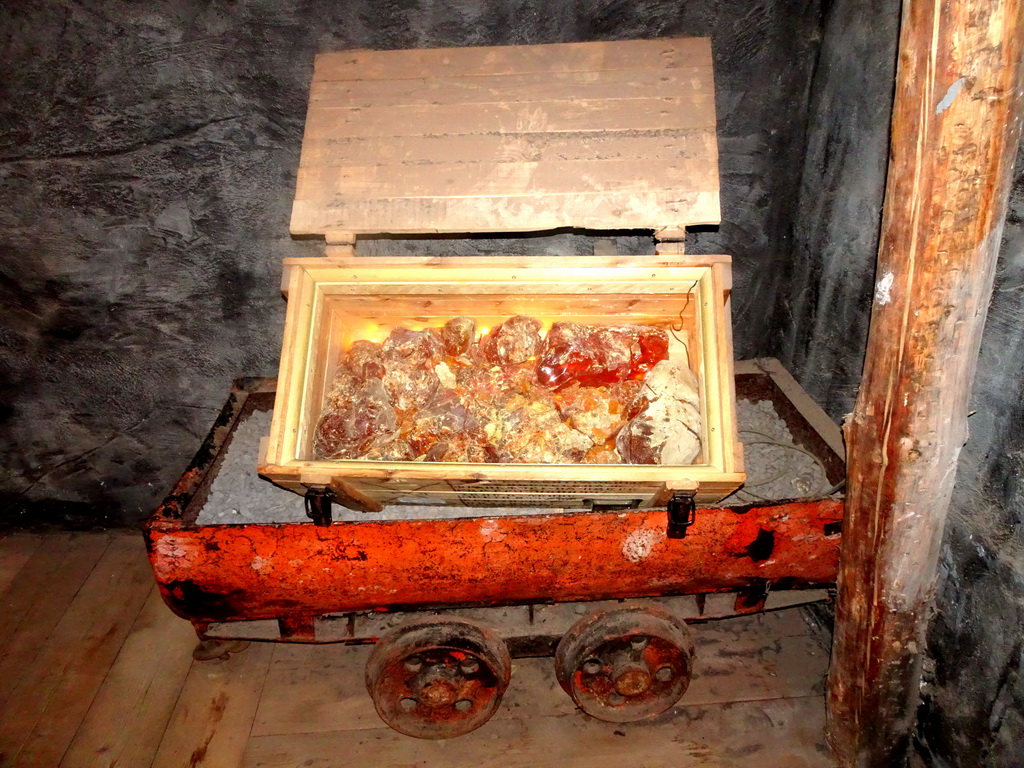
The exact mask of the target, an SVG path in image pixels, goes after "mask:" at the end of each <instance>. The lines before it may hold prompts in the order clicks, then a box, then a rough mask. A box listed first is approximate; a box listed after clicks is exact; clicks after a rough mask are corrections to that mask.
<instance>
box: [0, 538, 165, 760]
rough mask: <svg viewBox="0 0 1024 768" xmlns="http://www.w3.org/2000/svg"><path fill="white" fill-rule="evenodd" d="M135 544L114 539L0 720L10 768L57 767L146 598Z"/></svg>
mask: <svg viewBox="0 0 1024 768" xmlns="http://www.w3.org/2000/svg"><path fill="white" fill-rule="evenodd" d="M152 581H153V574H152V572H151V571H150V568H149V563H148V561H147V559H146V554H145V549H144V546H143V541H142V537H141V536H139V535H138V534H134V533H133V534H131V535H115V536H113V537H111V541H110V544H109V546H108V547H107V549H106V551H105V552H104V553H103V557H102V558H100V561H99V562H98V563H97V564H96V567H95V568H94V569H93V571H92V573H90V575H89V578H88V579H86V581H85V583H84V584H83V585H82V588H81V590H80V591H79V593H78V594H77V595H76V597H75V599H74V600H73V601H72V603H71V605H70V606H69V607H68V609H67V611H66V612H65V614H64V616H63V617H62V618H61V620H60V622H58V624H57V626H56V627H55V628H54V630H53V633H52V634H51V635H50V637H49V638H47V640H46V641H45V643H44V644H43V646H42V648H41V650H40V653H39V655H38V657H37V658H36V659H35V660H34V661H33V663H32V664H31V666H30V667H29V668H28V669H27V670H26V673H25V675H24V676H23V678H22V679H21V681H20V682H19V685H18V686H17V687H16V688H15V690H14V691H13V693H12V695H11V697H10V699H9V701H8V702H7V704H6V706H5V707H4V709H3V711H2V712H0V743H2V744H3V745H4V758H5V759H7V760H8V761H9V762H10V763H12V764H14V765H57V764H58V763H59V762H60V760H61V757H62V756H63V755H64V752H65V751H66V750H67V748H68V745H69V744H70V743H71V741H72V739H73V738H74V735H75V732H76V731H77V730H78V726H79V724H80V723H81V722H82V719H83V718H84V717H85V714H86V711H87V710H88V708H89V705H90V703H91V702H92V700H93V697H94V696H95V695H96V691H97V690H98V689H99V687H100V684H101V683H102V682H103V678H104V676H105V675H106V673H107V670H108V669H109V667H110V665H111V663H112V662H113V660H114V659H115V658H116V656H117V654H118V652H119V650H120V648H121V644H122V643H123V642H124V638H125V636H126V635H127V634H128V631H129V629H130V628H131V626H132V624H133V623H134V621H135V619H136V617H137V616H138V613H139V610H140V609H141V607H142V604H143V603H144V602H145V599H146V595H147V594H148V593H149V591H150V587H151V585H152Z"/></svg>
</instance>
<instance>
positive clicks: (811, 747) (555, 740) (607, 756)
mask: <svg viewBox="0 0 1024 768" xmlns="http://www.w3.org/2000/svg"><path fill="white" fill-rule="evenodd" d="M821 709H822V707H821V702H820V699H819V698H818V697H814V698H800V699H777V700H773V701H756V702H740V703H737V704H733V705H731V706H729V707H719V706H709V707H703V706H695V707H680V708H678V709H677V710H676V712H675V714H674V716H662V717H659V718H657V719H655V720H652V721H647V722H639V723H626V724H616V723H603V722H600V721H598V720H594V719H591V718H588V717H586V716H585V715H583V714H582V713H578V712H575V713H572V714H568V715H561V716H553V717H536V716H531V714H532V710H530V709H527V710H526V711H525V712H522V713H521V715H520V716H519V717H515V718H510V719H497V718H495V719H492V720H491V721H490V722H488V723H486V724H485V725H484V726H483V727H481V728H479V729H478V730H476V731H473V732H472V733H469V734H467V735H465V736H461V737H459V739H458V741H457V742H448V741H422V740H417V739H410V738H408V737H406V736H402V735H400V734H398V733H396V732H395V731H392V730H390V729H383V728H381V729H374V730H365V731H332V732H328V733H315V734H296V735H293V734H289V735H284V736H262V737H254V738H253V739H251V740H250V742H249V748H248V749H247V750H246V754H245V761H244V765H245V767H246V768H286V767H287V768H293V767H294V766H297V765H301V766H304V768H334V766H337V765H338V764H339V759H340V756H344V758H343V759H344V761H345V763H346V764H351V765H373V766H379V767H380V768H391V767H394V768H399V766H401V767H402V768H406V766H410V765H429V766H432V768H449V767H451V768H455V767H459V768H463V767H469V766H472V767H473V768H476V767H477V766H481V767H486V766H500V767H501V768H520V767H521V768H535V767H536V766H560V767H563V766H564V767H566V768H575V767H577V766H578V767H579V768H605V767H608V768H619V766H622V765H642V766H645V768H680V767H685V766H711V765H713V766H716V768H740V767H741V766H750V765H754V764H762V765H784V766H787V768H830V766H831V761H830V760H829V758H828V757H827V756H826V754H824V747H823V745H822V744H821V730H822V723H823V717H822V711H821Z"/></svg>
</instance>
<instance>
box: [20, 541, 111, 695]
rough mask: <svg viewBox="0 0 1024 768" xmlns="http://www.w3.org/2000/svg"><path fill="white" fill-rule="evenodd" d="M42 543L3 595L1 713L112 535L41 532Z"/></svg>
mask: <svg viewBox="0 0 1024 768" xmlns="http://www.w3.org/2000/svg"><path fill="white" fill-rule="evenodd" d="M39 538H40V542H41V544H40V547H39V549H37V550H36V552H35V554H33V556H32V558H31V559H30V560H29V561H28V562H27V563H26V564H25V565H24V566H23V567H22V569H21V570H20V571H19V572H18V575H17V576H16V577H15V578H14V580H13V581H12V582H11V584H10V586H9V587H8V590H7V592H6V593H5V594H4V595H3V597H2V598H0V606H2V608H3V621H4V631H5V633H6V635H7V637H6V639H5V641H4V644H3V645H2V646H0V712H3V711H4V707H5V705H6V704H7V703H8V702H9V701H10V700H11V697H12V696H13V695H14V693H15V691H17V690H18V689H19V688H20V687H21V684H22V683H23V681H24V680H25V678H26V676H27V675H28V674H30V673H31V672H32V670H34V669H35V666H34V663H35V661H36V659H37V657H38V656H39V654H40V653H41V651H42V649H43V646H44V645H45V643H46V640H47V638H49V637H50V636H51V635H52V634H53V632H54V629H55V627H56V626H57V624H58V623H59V622H60V620H61V618H62V617H63V616H64V613H65V612H66V611H67V609H68V606H69V605H71V602H72V601H73V600H74V598H75V596H76V595H77V594H78V591H79V589H80V588H81V586H82V584H83V583H84V582H85V581H86V579H87V578H88V577H89V574H90V573H92V570H93V568H94V567H95V566H96V563H97V562H98V561H99V560H100V558H101V557H102V556H103V553H104V552H105V551H106V549H107V546H108V544H109V543H110V536H108V535H104V534H74V533H58V534H46V535H44V536H40V537H39Z"/></svg>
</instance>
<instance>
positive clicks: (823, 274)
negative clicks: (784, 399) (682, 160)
mask: <svg viewBox="0 0 1024 768" xmlns="http://www.w3.org/2000/svg"><path fill="white" fill-rule="evenodd" d="M899 11H900V3H899V2H896V0H884V2H872V1H871V0H835V2H832V3H831V4H830V5H829V11H828V14H827V17H826V22H825V33H824V39H823V40H822V45H821V55H820V57H819V59H818V66H817V69H816V71H815V74H814V82H813V86H812V99H811V107H810V110H811V111H810V117H809V121H808V122H809V125H810V129H809V131H808V135H807V154H806V157H805V159H804V165H803V176H802V179H801V184H800V198H799V202H798V204H797V215H796V217H795V219H794V236H793V237H794V244H793V260H792V265H791V269H790V271H789V273H788V279H787V281H786V294H785V296H784V298H783V300H782V301H781V302H779V312H778V314H777V315H776V323H775V328H776V329H777V332H778V333H779V334H780V336H781V352H782V354H781V359H782V361H783V363H784V364H785V365H786V367H787V368H789V369H790V370H791V371H792V372H793V374H794V375H795V376H796V377H797V379H798V380H799V381H800V383H801V384H802V385H803V386H804V388H805V389H806V390H807V391H808V392H809V393H810V394H811V395H812V396H813V397H814V398H815V399H816V400H817V401H818V402H819V403H821V405H822V407H824V408H825V410H826V411H828V413H829V414H830V415H831V416H833V417H834V418H836V419H838V418H840V417H841V416H842V415H843V414H845V413H849V412H850V411H852V410H853V403H854V400H855V399H856V395H857V386H858V384H859V383H860V375H861V370H862V368H863V363H864V348H865V345H866V344H867V334H868V321H869V318H870V315H871V292H872V286H873V284H874V274H875V259H876V256H877V252H878V234H879V226H880V224H881V211H882V200H883V197H884V193H885V174H886V169H887V165H888V147H889V122H890V118H891V114H892V99H893V93H894V77H895V73H896V44H897V36H898V32H899Z"/></svg>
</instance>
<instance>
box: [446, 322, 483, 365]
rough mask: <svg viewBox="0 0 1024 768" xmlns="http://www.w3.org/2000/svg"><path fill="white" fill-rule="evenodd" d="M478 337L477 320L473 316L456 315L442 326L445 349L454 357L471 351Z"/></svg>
mask: <svg viewBox="0 0 1024 768" xmlns="http://www.w3.org/2000/svg"><path fill="white" fill-rule="evenodd" d="M475 338H476V322H475V321H474V320H473V318H471V317H454V318H452V319H451V320H449V321H448V322H447V323H445V324H444V326H443V327H442V328H441V341H442V342H443V343H444V351H445V352H447V353H448V354H449V355H451V356H452V357H458V356H459V355H464V354H466V353H467V352H469V348H470V346H471V345H472V344H473V341H474V339H475Z"/></svg>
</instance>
